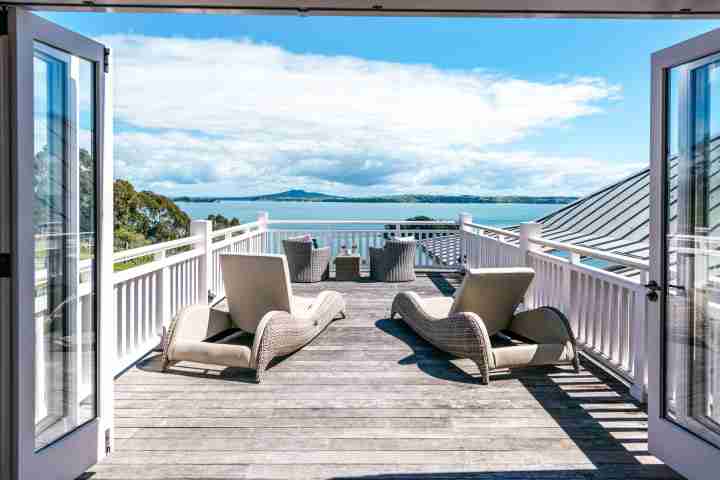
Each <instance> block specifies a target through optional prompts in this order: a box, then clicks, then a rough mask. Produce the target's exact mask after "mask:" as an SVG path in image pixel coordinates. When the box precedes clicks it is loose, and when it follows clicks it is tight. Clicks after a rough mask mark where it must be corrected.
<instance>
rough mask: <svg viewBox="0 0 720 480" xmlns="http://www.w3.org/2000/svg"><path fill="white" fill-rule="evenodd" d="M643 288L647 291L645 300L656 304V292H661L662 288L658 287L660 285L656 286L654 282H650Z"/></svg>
mask: <svg viewBox="0 0 720 480" xmlns="http://www.w3.org/2000/svg"><path fill="white" fill-rule="evenodd" d="M645 288H647V289H648V293H647V295H646V297H647V299H648V300H649V301H651V302H657V299H658V293H657V292H659V291H660V290H662V287H661V286H660V284H658V283H657V282H656V281H655V280H650V282H649V283H647V284H646V285H645Z"/></svg>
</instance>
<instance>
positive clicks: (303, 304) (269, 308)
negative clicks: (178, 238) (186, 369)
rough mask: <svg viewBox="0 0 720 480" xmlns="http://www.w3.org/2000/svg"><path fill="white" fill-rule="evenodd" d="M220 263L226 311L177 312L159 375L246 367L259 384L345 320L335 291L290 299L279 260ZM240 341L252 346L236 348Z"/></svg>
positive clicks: (228, 258)
mask: <svg viewBox="0 0 720 480" xmlns="http://www.w3.org/2000/svg"><path fill="white" fill-rule="evenodd" d="M220 263H221V266H222V269H223V278H224V282H225V291H226V292H227V298H228V310H229V311H225V310H222V309H219V308H213V307H211V306H209V305H191V306H189V307H186V308H185V309H183V310H182V311H180V312H179V313H178V314H177V315H176V316H175V318H174V319H173V321H172V323H171V324H170V329H169V330H168V339H167V342H165V347H164V350H163V357H162V360H163V365H162V368H163V370H166V369H168V368H169V367H170V366H171V365H172V364H174V363H175V362H179V361H191V362H199V363H207V364H211V365H223V366H227V367H240V368H250V369H253V370H255V379H256V380H257V381H258V382H260V381H262V378H263V375H264V373H265V369H266V367H267V365H268V364H269V363H270V361H271V360H272V359H273V358H275V357H278V356H282V355H287V354H290V353H292V352H294V351H296V350H299V349H300V348H302V347H303V346H305V345H307V344H308V343H309V342H310V341H312V340H313V339H314V338H315V337H316V336H317V335H319V334H320V333H321V332H322V331H323V330H324V329H325V328H326V327H327V326H328V325H329V324H330V322H332V321H333V320H335V319H337V318H344V317H345V300H344V299H343V297H342V295H340V294H339V293H337V292H333V291H329V290H328V291H323V292H320V294H319V295H318V296H317V297H315V298H304V297H297V296H294V295H293V294H292V287H291V285H290V279H289V276H288V265H287V261H286V260H285V257H284V256H282V255H235V254H232V255H221V256H220ZM237 332H245V333H254V336H252V337H249V336H248V335H243V336H238V334H237ZM227 333H231V334H230V335H227ZM241 337H243V338H245V339H247V338H248V337H249V338H250V339H251V341H250V342H249V343H248V342H245V343H237V340H238V339H239V338H241Z"/></svg>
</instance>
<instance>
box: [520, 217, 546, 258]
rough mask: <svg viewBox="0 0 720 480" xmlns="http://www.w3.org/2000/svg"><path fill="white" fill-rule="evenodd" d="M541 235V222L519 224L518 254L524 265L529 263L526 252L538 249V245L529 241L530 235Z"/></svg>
mask: <svg viewBox="0 0 720 480" xmlns="http://www.w3.org/2000/svg"><path fill="white" fill-rule="evenodd" d="M540 236H542V224H540V223H536V222H524V223H521V224H520V256H521V258H522V259H523V261H524V264H525V265H529V264H530V262H529V261H528V255H527V254H528V252H531V251H533V250H540V245H535V244H533V243H530V240H529V239H530V238H531V237H540Z"/></svg>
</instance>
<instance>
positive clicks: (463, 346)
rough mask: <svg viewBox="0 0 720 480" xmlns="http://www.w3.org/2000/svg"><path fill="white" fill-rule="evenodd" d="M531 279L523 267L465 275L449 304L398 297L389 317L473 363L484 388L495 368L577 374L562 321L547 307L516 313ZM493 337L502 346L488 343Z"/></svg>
mask: <svg viewBox="0 0 720 480" xmlns="http://www.w3.org/2000/svg"><path fill="white" fill-rule="evenodd" d="M534 275H535V272H534V271H533V270H532V269H531V268H524V267H523V268H482V269H470V270H468V272H467V274H466V275H465V279H464V280H463V283H462V286H461V287H460V290H459V291H458V293H457V294H456V295H455V298H454V299H453V298H450V297H435V298H422V297H420V296H419V295H417V294H416V293H415V292H401V293H399V294H398V295H397V296H396V297H395V300H393V304H392V310H391V313H390V317H391V318H393V317H395V315H399V316H400V317H401V318H402V319H403V320H404V321H405V323H407V324H408V325H409V326H410V327H411V328H412V329H413V330H415V332H416V333H417V334H418V335H420V336H421V337H423V338H424V339H425V340H427V341H428V342H430V343H432V344H433V345H434V346H435V347H437V348H439V349H440V350H444V351H446V352H448V353H451V354H453V355H456V356H458V357H460V358H469V359H471V360H473V361H474V362H475V363H476V364H477V366H478V368H479V369H480V374H481V377H482V382H483V383H485V384H487V383H488V382H489V381H490V372H492V371H493V370H495V369H499V368H512V367H527V366H533V365H553V364H571V365H573V367H574V368H575V371H576V372H577V371H578V370H579V363H578V362H579V360H578V354H577V347H576V344H575V336H574V335H573V332H572V329H571V328H570V324H569V322H568V320H567V318H566V317H565V315H563V314H562V313H561V312H560V311H559V310H557V309H555V308H552V307H540V308H536V309H533V310H528V311H524V312H520V313H515V310H516V309H517V306H518V305H519V304H520V302H521V301H522V299H523V295H524V294H525V291H526V290H527V288H528V287H529V285H530V282H531V281H532V279H533V277H534ZM496 334H499V335H498V337H497V338H498V340H502V343H503V345H497V346H494V345H493V344H492V343H491V341H490V338H491V337H493V336H494V335H496ZM496 343H500V342H496Z"/></svg>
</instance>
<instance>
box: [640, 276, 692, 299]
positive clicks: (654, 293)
mask: <svg viewBox="0 0 720 480" xmlns="http://www.w3.org/2000/svg"><path fill="white" fill-rule="evenodd" d="M645 288H647V289H648V293H647V295H646V296H647V299H648V300H650V301H651V302H657V299H658V292H659V291H661V290H662V289H663V287H662V286H661V285H660V284H659V283H657V282H656V281H655V280H650V283H647V284H646V285H645ZM667 288H672V289H675V290H682V291H684V290H685V287H684V286H682V285H672V284H669V283H668V285H667Z"/></svg>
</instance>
